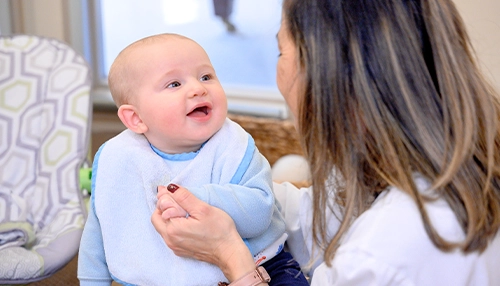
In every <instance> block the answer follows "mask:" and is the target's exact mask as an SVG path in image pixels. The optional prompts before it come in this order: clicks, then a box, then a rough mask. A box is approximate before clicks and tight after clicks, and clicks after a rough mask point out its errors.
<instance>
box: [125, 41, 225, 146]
mask: <svg viewBox="0 0 500 286" xmlns="http://www.w3.org/2000/svg"><path fill="white" fill-rule="evenodd" d="M130 56H131V58H132V59H129V60H131V61H133V63H134V65H135V67H134V68H133V69H134V74H135V78H134V79H133V82H134V83H136V86H132V89H134V91H136V93H135V95H134V96H133V97H134V99H133V102H132V104H133V105H135V107H136V108H137V112H138V114H139V116H140V117H141V119H142V120H143V122H144V123H145V124H146V125H147V126H148V131H147V132H145V133H144V135H146V137H147V138H148V140H149V141H150V143H151V144H153V145H154V146H155V147H156V148H158V149H160V150H162V151H163V152H166V153H183V152H192V151H196V150H198V149H199V148H200V147H201V144H203V143H204V142H205V141H207V140H208V139H209V138H210V137H211V136H212V135H214V134H215V133H216V132H217V131H218V130H219V129H220V128H221V127H222V125H223V124H224V120H225V118H226V116H227V100H226V95H225V93H224V90H223V88H222V86H221V84H220V82H219V80H218V78H217V76H216V74H215V70H214V68H213V66H212V64H211V62H210V59H209V58H208V55H207V54H206V52H205V51H204V50H203V48H202V47H201V46H199V45H198V44H197V43H195V42H193V41H191V40H187V39H178V38H173V39H168V40H159V41H155V42H152V43H147V44H145V45H143V46H140V47H138V48H137V49H136V50H135V51H134V52H133V53H132V54H131V55H130Z"/></svg>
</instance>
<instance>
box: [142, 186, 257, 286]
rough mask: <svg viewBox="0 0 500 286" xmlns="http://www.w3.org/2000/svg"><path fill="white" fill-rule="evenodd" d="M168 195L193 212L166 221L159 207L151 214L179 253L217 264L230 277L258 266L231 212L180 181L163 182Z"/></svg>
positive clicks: (162, 189) (161, 189)
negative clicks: (201, 198)
mask: <svg viewBox="0 0 500 286" xmlns="http://www.w3.org/2000/svg"><path fill="white" fill-rule="evenodd" d="M164 195H169V196H171V197H172V198H173V199H174V200H175V201H176V202H177V203H178V204H179V205H180V206H181V207H182V208H183V209H185V210H186V211H187V212H188V214H189V217H187V218H185V217H176V218H170V219H169V220H167V221H166V222H165V221H164V220H163V219H162V211H161V210H160V209H158V208H157V209H156V210H155V212H154V213H153V215H152V216H151V222H152V223H153V225H154V227H155V229H156V231H158V233H160V235H161V236H162V237H163V240H164V241H165V243H166V244H167V245H168V247H170V249H172V251H173V252H174V253H175V254H176V255H178V256H182V257H190V258H194V259H197V260H201V261H205V262H208V263H212V264H215V265H217V266H218V267H219V268H220V269H221V270H222V272H224V275H225V276H226V278H227V279H228V280H229V281H234V280H236V279H238V278H240V277H242V276H244V275H245V274H247V273H249V272H251V271H253V270H255V263H254V261H253V258H252V254H251V253H250V251H249V250H248V248H247V246H246V245H245V243H244V242H243V240H242V239H241V237H240V235H239V234H238V232H237V231H236V226H235V225H234V222H233V220H232V219H231V217H230V216H229V215H228V214H226V213H225V212H224V211H222V210H221V209H218V208H216V207H213V206H210V205H208V204H207V203H205V202H203V201H201V200H199V199H198V198H196V197H195V196H194V195H193V194H191V193H190V192H189V191H188V190H187V189H185V188H183V187H179V186H177V185H173V184H170V185H169V186H168V188H167V187H163V186H159V187H158V197H162V196H164Z"/></svg>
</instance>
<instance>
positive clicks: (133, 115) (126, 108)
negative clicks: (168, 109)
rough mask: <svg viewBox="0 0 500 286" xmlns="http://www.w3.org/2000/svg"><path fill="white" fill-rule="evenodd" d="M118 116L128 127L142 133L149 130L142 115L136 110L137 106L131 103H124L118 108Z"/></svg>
mask: <svg viewBox="0 0 500 286" xmlns="http://www.w3.org/2000/svg"><path fill="white" fill-rule="evenodd" d="M118 117H119V118H120V120H121V121H122V123H123V124H124V125H125V127H127V128H128V129H130V130H132V131H134V132H135V133H138V134H142V133H145V132H146V131H148V127H147V126H146V124H144V122H143V121H142V119H141V117H140V116H139V114H138V113H137V111H136V110H135V107H134V106H133V105H130V104H122V105H120V107H119V108H118Z"/></svg>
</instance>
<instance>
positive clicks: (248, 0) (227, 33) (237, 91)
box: [89, 0, 288, 118]
mask: <svg viewBox="0 0 500 286" xmlns="http://www.w3.org/2000/svg"><path fill="white" fill-rule="evenodd" d="M90 2H91V4H92V5H90V7H91V8H90V9H91V11H90V13H89V15H93V17H92V18H91V19H93V20H92V21H93V22H92V23H89V24H91V26H93V27H94V30H95V31H96V32H97V33H96V34H95V36H94V38H95V39H96V42H95V44H94V46H95V49H94V54H93V57H94V60H93V62H94V63H95V65H96V67H95V68H96V70H95V76H98V83H99V84H98V85H99V87H100V88H98V89H96V97H95V99H96V101H97V102H98V103H99V102H100V103H102V104H112V101H111V96H110V95H109V91H107V87H106V82H107V81H106V76H107V72H108V70H109V67H110V65H111V63H112V62H113V60H114V59H115V57H116V55H117V54H118V53H119V52H120V51H121V50H122V49H123V48H125V47H126V46H127V45H129V44H130V43H132V42H134V41H136V40H138V39H140V38H143V37H145V36H149V35H153V34H158V33H165V32H170V33H179V34H182V35H185V36H188V37H190V38H192V39H194V40H195V41H197V42H198V43H199V44H200V45H202V46H203V47H204V48H205V50H206V51H207V53H208V55H209V57H210V59H211V61H212V64H213V65H214V67H215V70H216V72H217V75H218V77H219V79H220V81H221V83H222V86H223V87H224V89H225V90H226V94H227V97H228V106H229V111H230V112H238V113H247V114H252V115H260V116H270V117H279V118H286V117H288V111H287V108H286V105H285V103H284V100H283V98H282V96H281V95H280V93H279V91H278V89H277V87H276V62H277V59H278V53H279V52H278V47H277V42H276V33H277V32H278V29H279V25H280V21H281V0H222V1H221V0H182V1H178V0H150V1H135V0H93V1H90ZM216 14H217V15H216Z"/></svg>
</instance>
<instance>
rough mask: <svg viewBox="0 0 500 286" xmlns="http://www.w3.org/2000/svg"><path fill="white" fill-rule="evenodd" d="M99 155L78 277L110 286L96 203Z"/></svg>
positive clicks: (83, 281) (87, 282) (98, 285)
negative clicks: (95, 192) (95, 191)
mask: <svg viewBox="0 0 500 286" xmlns="http://www.w3.org/2000/svg"><path fill="white" fill-rule="evenodd" d="M101 148H102V147H101ZM99 155H100V150H99V151H98V152H97V153H96V155H95V158H94V164H93V169H92V174H93V175H92V190H93V191H92V193H91V197H90V204H89V205H90V207H89V214H88V217H87V221H86V222H85V227H84V229H83V234H82V238H81V240H80V250H79V252H78V279H79V280H80V285H92V286H101V285H107V286H109V285H111V282H112V278H111V275H110V273H109V271H108V266H107V263H106V257H105V254H104V245H103V240H102V232H101V226H100V223H99V219H98V218H97V216H96V213H95V205H94V195H95V194H94V190H95V187H94V186H95V177H96V175H97V163H98V159H99Z"/></svg>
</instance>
